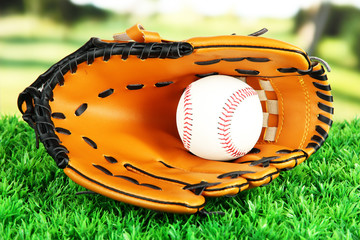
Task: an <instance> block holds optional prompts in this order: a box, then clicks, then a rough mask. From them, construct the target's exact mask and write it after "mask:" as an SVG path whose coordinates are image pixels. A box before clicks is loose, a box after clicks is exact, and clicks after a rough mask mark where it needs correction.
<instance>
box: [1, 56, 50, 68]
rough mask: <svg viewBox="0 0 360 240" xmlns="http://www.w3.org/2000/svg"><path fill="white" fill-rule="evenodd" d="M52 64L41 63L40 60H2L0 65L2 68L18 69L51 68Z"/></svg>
mask: <svg viewBox="0 0 360 240" xmlns="http://www.w3.org/2000/svg"><path fill="white" fill-rule="evenodd" d="M52 64H54V63H51V62H48V61H39V60H30V59H29V60H25V59H21V60H14V59H6V58H0V65H1V66H2V67H16V68H34V67H39V68H49V67H50V66H51V65H52Z"/></svg>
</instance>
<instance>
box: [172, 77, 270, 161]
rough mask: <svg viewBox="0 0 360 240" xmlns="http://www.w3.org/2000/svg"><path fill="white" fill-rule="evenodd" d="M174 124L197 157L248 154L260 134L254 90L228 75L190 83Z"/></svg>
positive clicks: (260, 115)
mask: <svg viewBox="0 0 360 240" xmlns="http://www.w3.org/2000/svg"><path fill="white" fill-rule="evenodd" d="M176 123H177V128H178V132H179V135H180V138H181V140H182V142H183V144H184V147H185V148H186V149H187V150H189V151H190V152H191V153H193V154H195V155H197V156H198V157H201V158H205V159H209V160H219V161H226V160H232V159H236V158H239V157H241V156H243V155H245V154H246V153H248V152H249V151H250V150H251V149H252V148H253V147H254V145H255V144H256V142H257V141H258V139H259V136H260V134H261V129H262V123H263V112H262V107H261V103H260V100H259V97H258V95H257V92H256V91H255V90H254V89H253V88H252V87H250V86H249V85H248V84H246V83H245V82H243V81H241V80H239V79H237V78H235V77H230V76H225V75H213V76H208V77H204V78H202V79H199V80H197V81H195V82H193V83H191V84H190V85H189V86H188V87H187V88H186V89H185V91H184V93H183V94H182V96H181V98H180V101H179V104H178V107H177V112H176Z"/></svg>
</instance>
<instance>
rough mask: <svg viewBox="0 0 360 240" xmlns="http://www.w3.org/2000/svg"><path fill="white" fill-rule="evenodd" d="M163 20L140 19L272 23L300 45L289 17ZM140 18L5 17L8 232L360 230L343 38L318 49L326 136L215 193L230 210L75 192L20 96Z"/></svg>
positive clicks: (231, 26)
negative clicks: (239, 187)
mask: <svg viewBox="0 0 360 240" xmlns="http://www.w3.org/2000/svg"><path fill="white" fill-rule="evenodd" d="M165 19H167V21H165ZM165 19H164V18H163V17H161V16H158V17H155V18H152V19H147V20H146V19H145V20H146V21H145V20H144V21H142V23H143V24H144V25H145V27H146V28H148V29H149V30H154V31H159V32H161V33H163V34H162V36H163V37H165V38H168V39H175V40H181V39H186V38H190V37H193V36H200V35H204V36H210V35H219V34H231V33H233V32H236V33H238V34H242V35H246V34H249V33H251V32H254V31H257V30H259V29H260V28H262V27H268V28H269V30H270V32H269V33H267V34H266V35H265V36H267V37H273V38H277V39H280V40H284V41H288V42H293V43H296V44H299V45H300V46H301V43H299V42H298V39H297V38H296V37H295V36H294V35H292V34H291V27H292V25H291V22H289V21H283V20H262V21H258V22H256V21H241V20H239V19H232V18H231V16H230V17H227V18H221V19H217V20H214V19H194V18H187V19H183V20H182V24H179V22H180V21H178V20H179V19H177V18H176V17H175V16H172V17H171V18H170V17H165ZM140 20H141V19H140ZM135 22H136V21H135V19H127V20H124V19H121V18H119V19H113V20H112V21H108V22H104V23H98V22H91V21H87V22H82V23H79V24H77V25H75V26H73V27H71V28H66V27H64V26H62V25H59V24H55V23H54V22H51V21H47V20H43V19H42V20H39V19H38V18H33V17H25V18H24V17H23V16H15V17H8V18H0V49H1V51H0V166H1V169H2V170H1V171H0V174H1V182H0V239H246V238H249V239H265V238H268V239H360V204H359V202H360V180H359V179H360V162H359V158H360V156H359V153H360V146H359V142H360V131H359V129H360V118H359V117H357V118H356V117H355V116H360V97H359V94H358V89H359V87H360V72H359V71H358V69H356V67H355V61H356V60H355V59H354V56H352V53H351V50H350V49H349V46H348V45H346V44H345V43H344V42H343V41H342V40H341V39H330V38H328V39H325V40H324V41H323V42H322V43H321V44H320V46H319V57H322V58H324V59H325V60H327V61H328V62H329V63H330V64H331V66H332V68H333V71H332V72H331V73H330V74H329V79H330V84H331V85H332V88H333V94H334V99H335V100H334V101H335V102H334V104H335V116H334V118H335V122H334V126H333V128H332V130H331V132H330V135H329V138H328V140H327V141H326V142H325V144H324V146H323V147H322V148H321V149H320V150H319V151H318V152H317V153H316V154H314V155H313V156H311V157H310V159H308V160H307V161H306V162H304V163H302V164H301V165H299V166H298V167H296V168H295V169H293V170H291V171H288V172H283V173H282V174H281V175H280V176H279V177H278V178H277V179H276V180H274V181H273V182H272V183H271V184H270V185H268V186H266V187H262V188H255V189H251V190H247V191H244V192H241V193H240V194H239V195H237V196H236V197H234V198H217V199H211V198H210V199H208V203H207V207H206V210H208V211H222V212H224V213H225V215H224V216H221V215H214V216H208V217H201V216H199V215H176V214H167V213H159V212H154V211H150V210H146V209H142V208H138V207H134V206H131V205H127V204H124V203H121V202H116V201H114V200H111V199H108V198H105V197H103V196H100V195H75V193H76V192H79V191H84V190H85V189H84V188H82V187H80V186H78V185H76V184H75V183H73V182H72V181H71V180H69V179H68V178H67V177H66V175H65V174H64V173H63V172H62V170H60V169H58V168H57V167H56V165H55V162H54V161H53V160H52V159H51V157H50V156H48V154H47V153H46V151H45V149H44V147H43V146H42V145H41V144H40V148H39V149H36V147H35V134H34V132H33V131H32V129H30V128H29V127H28V125H27V124H26V123H25V122H24V121H22V120H20V117H19V113H18V110H17V108H16V100H17V96H18V94H19V93H20V92H21V91H22V90H23V89H24V88H25V87H27V86H28V85H30V84H31V83H32V82H33V81H34V80H35V79H36V77H37V76H38V75H40V74H41V73H42V72H44V71H46V70H47V69H48V68H49V67H50V66H51V65H52V64H54V63H55V62H57V61H58V60H60V59H61V58H63V57H64V56H65V55H67V54H69V53H71V52H73V51H75V50H76V49H78V48H79V47H80V46H81V45H82V44H83V43H84V42H85V41H86V40H88V39H89V38H90V37H92V36H98V37H100V38H105V39H110V38H111V36H112V34H113V33H115V32H119V31H123V30H124V29H126V28H127V27H129V26H131V25H132V24H134V23H135ZM194 22H196V23H197V24H193V23H194ZM40 29H41V31H40ZM329 49H330V50H331V51H330V50H329ZM344 59H346V61H344Z"/></svg>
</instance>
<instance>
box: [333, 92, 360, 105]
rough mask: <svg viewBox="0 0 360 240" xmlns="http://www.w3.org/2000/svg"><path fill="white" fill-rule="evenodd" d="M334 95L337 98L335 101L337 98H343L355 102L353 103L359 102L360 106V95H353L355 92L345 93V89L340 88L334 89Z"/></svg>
mask: <svg viewBox="0 0 360 240" xmlns="http://www.w3.org/2000/svg"><path fill="white" fill-rule="evenodd" d="M332 93H333V95H334V98H335V101H336V99H341V100H343V101H346V102H353V103H358V105H359V106H360V95H357V96H355V95H353V94H351V95H350V94H348V93H345V92H343V91H341V90H340V91H339V90H333V91H332Z"/></svg>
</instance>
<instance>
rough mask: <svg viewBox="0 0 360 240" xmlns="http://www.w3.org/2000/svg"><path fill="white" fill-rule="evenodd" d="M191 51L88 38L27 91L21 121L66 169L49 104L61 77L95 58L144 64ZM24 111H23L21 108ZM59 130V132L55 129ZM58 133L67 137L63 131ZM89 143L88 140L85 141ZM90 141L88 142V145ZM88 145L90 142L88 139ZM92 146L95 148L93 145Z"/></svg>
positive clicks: (168, 45) (183, 45)
mask: <svg viewBox="0 0 360 240" xmlns="http://www.w3.org/2000/svg"><path fill="white" fill-rule="evenodd" d="M192 51H193V47H192V45H191V44H189V43H187V42H170V43H138V42H128V43H107V42H103V41H101V40H100V39H98V38H91V39H90V40H89V41H88V42H87V43H85V44H84V46H82V47H81V48H80V49H78V50H77V51H75V52H74V53H72V54H70V55H69V56H67V57H65V58H64V59H62V60H61V61H59V62H58V63H56V64H54V65H53V66H52V67H51V68H50V69H49V70H48V71H46V72H45V73H43V74H42V75H40V76H39V77H38V79H37V80H36V81H35V82H34V83H33V84H32V85H31V86H30V87H28V88H26V89H25V90H24V91H23V92H22V93H21V94H20V95H19V98H18V108H19V110H20V112H21V113H22V114H23V119H24V120H25V121H26V122H27V123H28V124H29V126H30V127H31V128H33V129H34V130H35V134H36V146H37V147H39V140H40V141H41V142H42V143H43V144H44V146H45V148H46V149H47V152H48V153H49V154H50V156H52V157H53V158H54V160H55V162H56V164H57V166H58V167H59V168H65V167H66V166H67V164H68V161H69V158H68V156H67V153H68V150H67V149H66V147H65V146H63V145H61V144H60V140H59V138H58V137H57V135H56V133H55V132H56V129H55V126H54V124H53V122H52V120H51V116H52V112H51V108H50V105H49V101H52V100H53V89H54V88H55V87H56V85H60V86H62V85H64V83H65V80H64V75H65V73H67V72H69V71H70V72H71V73H76V71H77V66H78V65H79V64H81V63H83V62H86V63H87V64H88V65H91V64H92V63H93V62H94V60H95V58H102V60H103V61H108V60H109V59H110V58H111V57H112V56H114V55H120V56H121V58H122V59H123V60H126V59H128V58H129V57H130V56H137V57H138V58H140V59H142V60H145V59H147V58H160V59H165V58H171V59H176V58H180V57H183V56H185V55H189V54H191V53H192ZM171 83H172V82H160V83H157V84H156V87H164V86H167V85H169V84H171ZM142 87H143V86H128V89H129V90H130V89H134V88H135V89H140V88H142ZM113 91H114V90H113V89H108V90H107V91H105V92H102V93H99V97H106V96H109V95H111V94H112V93H113ZM24 103H25V104H26V110H25V111H24V110H23V104H24ZM86 107H87V105H86V103H84V104H82V105H81V106H80V107H79V108H78V109H77V111H76V114H77V115H80V114H81V113H82V112H83V111H85V110H86ZM54 117H55V118H61V119H64V118H65V115H64V114H62V113H54ZM58 130H59V129H58ZM60 131H63V132H67V133H69V132H68V131H67V130H66V129H64V130H62V129H60ZM86 140H88V139H86ZM89 140H90V141H89ZM89 140H88V141H87V142H88V143H93V142H91V139H89ZM92 146H95V144H92Z"/></svg>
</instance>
